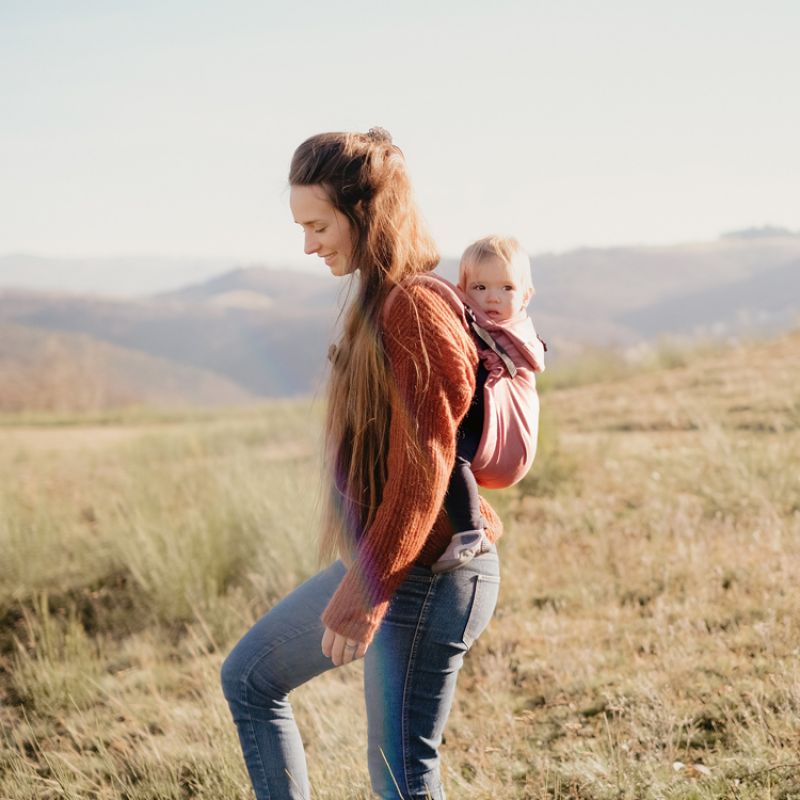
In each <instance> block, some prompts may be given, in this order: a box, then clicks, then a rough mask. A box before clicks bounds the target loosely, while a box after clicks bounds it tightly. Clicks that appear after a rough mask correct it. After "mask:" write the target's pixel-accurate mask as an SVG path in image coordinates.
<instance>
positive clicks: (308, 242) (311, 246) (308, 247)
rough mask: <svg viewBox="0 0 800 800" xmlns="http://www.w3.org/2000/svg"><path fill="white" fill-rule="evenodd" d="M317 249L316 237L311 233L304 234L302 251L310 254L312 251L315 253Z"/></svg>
mask: <svg viewBox="0 0 800 800" xmlns="http://www.w3.org/2000/svg"><path fill="white" fill-rule="evenodd" d="M317 250H319V242H318V241H317V237H316V236H315V235H314V234H313V233H312V232H309V233H307V234H306V238H305V242H304V246H303V252H304V253H305V254H306V255H307V256H310V255H311V254H312V253H316V252H317Z"/></svg>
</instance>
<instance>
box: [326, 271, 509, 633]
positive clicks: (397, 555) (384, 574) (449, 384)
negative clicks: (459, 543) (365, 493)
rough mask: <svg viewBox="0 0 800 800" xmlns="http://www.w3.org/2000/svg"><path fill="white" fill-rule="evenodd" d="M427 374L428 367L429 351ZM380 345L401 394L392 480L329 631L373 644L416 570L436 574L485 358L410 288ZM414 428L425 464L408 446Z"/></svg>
mask: <svg viewBox="0 0 800 800" xmlns="http://www.w3.org/2000/svg"><path fill="white" fill-rule="evenodd" d="M423 341H424V343H425V347H426V349H427V352H428V359H429V361H430V373H429V374H426V372H425V369H424V367H423V366H422V363H423V361H422V353H423V351H422V346H421V345H422V342H423ZM383 344H384V348H385V350H386V354H387V358H388V360H389V365H390V367H391V372H392V375H393V376H394V382H395V385H394V387H393V390H394V391H393V398H394V399H393V405H392V419H391V426H390V432H389V452H388V456H387V457H388V478H387V481H386V485H385V486H384V489H383V496H382V500H381V504H380V506H379V508H378V511H377V513H376V515H375V519H374V522H373V524H372V525H371V526H370V527H369V528H368V529H367V530H366V531H365V532H364V535H363V537H362V539H361V541H360V542H359V546H358V552H357V555H356V559H355V561H354V563H353V565H352V566H351V567H350V569H349V570H348V571H347V574H346V575H345V577H344V578H343V579H342V582H341V583H340V585H339V587H338V589H337V590H336V592H335V593H334V595H333V597H332V598H331V600H330V602H329V603H328V606H327V608H326V609H325V611H324V612H323V615H322V621H323V622H324V623H325V625H327V626H328V627H329V628H331V629H332V630H334V631H335V632H336V633H339V634H341V635H342V636H347V637H348V638H349V639H354V640H357V641H361V642H369V641H370V640H371V639H372V637H373V636H374V635H375V631H376V630H377V629H378V626H379V625H380V622H381V620H382V619H383V616H384V614H385V613H386V610H387V608H388V605H389V599H390V598H391V596H392V594H393V593H394V591H395V589H396V588H397V587H398V586H399V585H400V584H401V583H402V582H403V579H404V578H405V576H406V573H407V572H408V570H409V568H410V567H411V565H412V564H423V565H426V566H430V565H431V564H433V562H434V561H436V559H437V558H438V557H439V556H440V555H441V554H442V553H443V552H444V550H445V549H446V547H447V545H448V543H449V541H450V537H451V536H452V534H453V529H452V527H451V526H450V523H449V521H448V519H447V516H446V514H445V513H444V509H443V507H442V502H443V500H444V496H445V492H446V491H447V485H448V481H449V479H450V473H451V472H452V469H453V465H454V463H455V455H456V443H455V441H456V430H457V428H458V424H459V422H460V421H461V419H462V417H463V416H464V414H466V412H467V409H468V408H469V405H470V402H471V400H472V396H473V394H474V392H475V371H476V367H477V364H478V353H477V350H476V349H475V344H474V343H473V341H472V338H471V337H470V335H469V334H468V333H467V332H466V331H465V330H464V326H463V324H462V323H461V322H460V321H459V320H458V318H457V317H456V315H455V313H454V312H453V310H452V309H451V308H450V307H449V306H448V305H447V303H446V302H445V300H444V299H443V298H442V297H440V296H439V295H438V294H437V293H436V292H434V291H432V290H431V289H429V288H427V287H425V286H420V285H413V284H412V285H411V286H410V287H409V288H408V292H407V293H401V294H400V296H399V297H398V299H397V301H396V302H394V303H393V304H392V305H391V307H390V308H389V311H388V313H387V314H386V315H385V319H384V321H383ZM414 423H416V428H415V436H416V439H417V442H418V443H419V451H420V452H419V454H414V453H413V449H412V448H411V447H410V446H409V444H408V432H409V427H411V428H412V429H413V427H414ZM481 512H482V514H483V517H484V519H485V520H486V521H487V523H488V525H489V527H488V530H487V535H488V537H489V539H490V540H491V541H493V542H494V541H496V540H497V539H498V538H499V537H500V535H501V534H502V523H501V522H500V520H499V518H498V517H497V514H496V513H495V512H494V510H493V509H492V507H491V506H490V505H489V504H488V503H487V502H486V501H485V500H483V498H481Z"/></svg>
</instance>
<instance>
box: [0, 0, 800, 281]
mask: <svg viewBox="0 0 800 800" xmlns="http://www.w3.org/2000/svg"><path fill="white" fill-rule="evenodd" d="M798 41H800V3H798V2H797V1H796V0H759V1H756V0H753V1H752V2H751V1H747V2H744V1H743V0H724V1H723V0H719V1H718V0H672V2H670V3H665V2H663V1H662V0H659V2H652V1H651V0H603V2H600V0H581V1H580V2H578V0H526V1H524V2H516V1H514V0H492V2H485V0H480V2H474V1H473V0H406V1H405V2H403V3H381V2H375V0H372V1H371V2H361V0H339V2H336V3H332V2H330V0H325V2H319V1H318V0H305V2H302V3H289V2H287V0H280V2H278V1H277V0H262V2H254V1H253V0H230V1H229V2H224V3H223V2H221V1H220V2H206V1H204V0H157V1H155V2H153V1H152V0H138V1H137V2H135V3H133V2H129V1H128V0H125V1H124V2H123V0H70V2H63V0H59V2H55V1H54V0H0V255H2V254H7V253H31V254H37V255H46V256H65V257H88V256H135V255H144V254H148V255H158V256H174V257H178V256H181V257H183V256H187V257H196V258H219V259H230V260H231V261H236V262H240V263H241V262H252V263H268V264H274V265H282V266H285V265H293V264H297V265H299V266H303V265H306V266H308V265H309V262H308V257H305V256H303V254H302V235H301V231H300V229H299V228H298V227H297V226H295V225H294V224H293V222H292V220H291V215H290V213H289V210H288V202H287V201H288V189H287V185H286V177H287V171H288V165H289V161H290V158H291V155H292V152H293V150H294V148H295V147H296V146H297V145H298V144H299V143H300V142H301V141H302V140H303V139H305V138H306V137H307V136H309V135H311V134H313V133H317V132H320V131H324V130H366V129H368V128H370V127H371V126H374V125H380V126H382V127H384V128H387V129H388V130H389V131H390V132H391V133H392V135H393V137H394V141H395V142H396V143H397V144H398V145H399V146H400V147H401V148H402V149H403V151H404V153H405V155H406V159H407V162H408V166H409V170H410V173H411V176H412V180H413V183H414V187H415V192H416V196H417V199H418V201H419V204H420V206H421V208H422V210H423V213H424V215H425V217H426V219H427V221H428V224H429V225H430V227H431V229H432V231H433V233H434V236H435V238H436V239H437V242H438V243H439V246H440V249H441V251H442V252H443V253H444V254H445V255H449V256H456V255H458V254H459V253H460V252H461V250H462V249H463V248H464V247H465V246H466V244H468V243H469V242H470V241H472V240H474V239H476V238H478V237H480V236H482V235H485V234H486V233H489V232H498V233H509V234H514V235H516V236H517V237H518V238H519V239H520V240H521V241H522V243H523V244H524V245H525V246H526V247H527V249H528V250H529V251H530V252H531V253H534V254H535V253H541V252H550V251H563V250H568V249H572V248H576V247H581V246H610V245H624V244H634V243H637V244H668V243H678V242H688V241H702V240H709V239H714V238H716V237H717V236H718V235H719V234H721V233H723V232H725V231H730V230H734V229H737V228H742V227H749V226H753V225H763V224H767V223H769V224H774V225H780V226H786V227H789V228H792V229H797V228H800V200H799V199H798V194H799V193H798V187H800V147H798V142H800V92H798V78H797V76H798V75H800V47H798ZM311 266H313V267H314V268H318V266H317V264H316V262H314V264H312V265H311Z"/></svg>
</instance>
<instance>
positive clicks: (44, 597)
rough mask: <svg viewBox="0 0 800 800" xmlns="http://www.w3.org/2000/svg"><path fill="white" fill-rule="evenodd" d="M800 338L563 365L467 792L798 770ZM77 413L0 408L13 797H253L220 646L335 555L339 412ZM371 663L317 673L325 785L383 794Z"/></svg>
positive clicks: (526, 505) (5, 715) (667, 794)
mask: <svg viewBox="0 0 800 800" xmlns="http://www.w3.org/2000/svg"><path fill="white" fill-rule="evenodd" d="M798 347H800V336H798V335H794V336H790V337H784V338H782V339H779V340H776V341H773V342H768V343H764V344H750V345H747V346H742V347H739V348H731V349H727V350H718V351H713V352H710V351H707V352H699V353H697V352H695V353H689V354H686V353H683V354H681V353H678V354H675V353H670V358H669V359H666V358H665V359H664V361H663V363H666V364H668V366H667V367H658V368H657V367H656V366H654V365H653V364H648V365H647V367H646V368H644V369H642V370H632V369H631V370H629V369H626V370H621V371H620V372H619V373H618V374H616V375H611V376H605V377H606V378H609V379H606V380H603V381H602V382H597V383H590V382H588V380H583V379H580V376H578V377H576V376H574V375H573V376H567V377H564V378H563V380H554V381H553V384H552V386H551V388H550V389H549V390H548V392H547V394H546V397H545V408H546V416H545V424H544V428H543V435H542V442H541V447H540V453H539V459H538V461H537V465H536V467H535V470H534V472H533V473H532V474H531V476H530V477H529V478H528V479H526V480H525V481H524V482H523V483H522V484H521V485H520V486H519V487H517V488H516V489H514V490H509V491H506V492H503V493H498V494H495V495H493V496H492V501H493V502H495V503H496V504H497V505H498V507H499V508H500V509H501V512H502V513H503V515H504V518H505V520H506V521H507V535H506V536H505V537H504V539H503V540H502V548H501V559H502V562H503V569H504V577H503V585H502V591H501V599H500V606H499V608H498V612H497V615H496V617H495V620H494V621H493V623H492V625H491V626H490V628H489V630H488V631H487V633H486V634H485V635H484V637H483V638H482V639H481V640H480V642H479V643H478V644H477V645H476V647H475V649H474V651H473V652H472V653H471V655H470V657H469V659H468V662H467V664H466V666H465V668H464V672H463V674H462V676H461V682H460V690H459V693H458V695H457V699H456V705H455V708H454V710H453V714H452V717H451V722H450V725H449V728H448V732H447V742H446V744H445V745H444V747H443V756H444V765H445V780H446V784H447V786H448V789H449V793H450V796H452V797H458V798H467V799H470V798H471V799H472V800H477V799H478V798H496V797H504V798H536V799H540V798H541V800H545V798H547V799H548V800H549V799H550V798H552V799H554V800H555V798H563V799H566V798H571V799H574V800H578V798H582V799H585V800H589V799H590V798H591V799H592V800H601V799H603V798H615V799H616V800H619V799H620V798H630V799H631V800H634V799H638V798H675V799H676V800H678V799H680V800H689V799H690V798H692V799H697V800H705V799H706V798H709V799H710V798H720V797H729V798H734V799H736V800H755V798H766V797H768V798H775V799H776V800H777V799H778V798H781V799H782V800H790V799H791V798H800V756H799V755H798V753H800V722H799V721H798V720H800V658H798V656H800V597H799V596H798V593H797V591H796V588H795V586H796V581H797V577H796V576H797V575H798V573H800V485H799V484H798V470H797V464H796V461H797V459H796V453H797V452H798V450H800V432H799V430H800V388H799V387H798V382H797V371H796V366H795V363H796V353H797V351H798ZM559 384H560V385H561V386H562V387H563V388H555V386H557V385H559ZM309 419H311V420H312V424H309ZM53 421H54V420H52V419H48V418H46V417H40V418H30V417H29V418H27V419H24V420H19V421H18V422H19V424H15V420H14V419H13V418H6V419H5V420H4V429H3V432H2V434H0V435H3V436H5V433H6V432H8V433H11V434H13V436H10V437H8V438H4V439H3V448H2V452H0V486H2V488H0V509H2V515H1V516H0V548H2V553H3V558H2V561H0V658H1V659H2V661H0V691H2V696H3V706H2V709H0V715H1V716H0V719H2V725H3V731H4V734H3V740H2V753H1V754H0V797H4V798H5V797H9V798H45V799H46V798H98V799H99V798H129V799H130V800H132V799H133V798H142V799H144V798H154V797H159V798H190V797H192V798H193V797H199V798H234V799H235V798H247V797H249V796H250V795H249V789H248V786H247V780H246V776H245V773H244V769H243V765H242V763H241V756H240V753H239V750H238V744H237V741H236V736H235V732H234V729H233V726H232V724H231V723H230V721H229V717H228V711H227V708H226V707H225V704H224V700H223V699H222V696H221V692H220V690H219V687H218V677H217V676H218V669H219V665H220V663H221V660H222V658H223V656H224V653H225V652H226V650H227V648H228V647H229V646H230V645H231V644H232V643H233V642H234V641H235V640H236V638H237V637H238V635H240V634H241V632H242V631H244V630H245V629H246V627H247V626H248V625H249V624H250V622H251V621H252V620H253V619H255V617H256V616H257V615H258V614H259V613H261V612H262V611H263V610H264V609H265V608H266V607H268V606H269V605H270V603H271V602H273V601H274V599H275V598H276V597H278V596H280V595H281V594H282V593H283V592H285V591H286V590H287V589H288V588H290V587H291V586H292V585H293V584H294V583H295V582H297V581H298V580H299V579H300V578H302V577H303V576H304V575H306V574H308V573H309V572H310V571H311V570H312V569H313V567H314V563H313V555H312V551H313V547H310V546H309V542H311V541H313V538H314V534H313V529H314V510H313V504H312V503H311V502H309V500H310V498H313V497H314V496H315V493H316V478H315V475H316V466H315V465H316V463H317V459H316V447H317V430H318V424H319V410H318V409H317V410H316V411H315V412H314V413H313V414H312V415H310V416H309V412H308V408H307V407H305V406H303V405H302V404H280V405H273V406H268V407H263V408H260V409H255V410H252V409H248V410H243V411H230V412H227V413H210V414H209V413H193V414H186V415H184V414H169V413H161V414H157V415H153V417H151V418H148V416H147V414H146V413H144V412H136V413H135V414H131V415H130V416H128V417H123V418H120V419H114V418H113V417H109V418H102V419H101V418H97V417H95V418H93V419H90V420H88V421H87V422H86V424H85V425H82V424H81V420H80V419H74V418H70V419H67V418H62V419H60V420H58V423H59V424H58V425H51V424H48V423H51V422H53ZM22 423H24V426H23V424H22ZM98 428H103V429H104V430H106V431H108V430H114V431H116V433H114V434H108V433H106V434H104V435H105V436H106V437H107V439H106V440H105V441H104V442H103V443H102V445H98V444H97V442H94V443H93V442H92V441H91V438H86V437H88V436H89V434H90V432H91V431H92V430H93V429H98ZM67 429H68V430H69V434H68V435H67V436H66V438H65V437H64V432H65V430H67ZM49 437H51V438H49ZM48 438H49V441H50V444H48ZM360 674H361V671H360V667H359V666H358V665H356V666H354V667H351V668H347V669H345V670H340V671H337V672H335V673H332V674H330V675H327V676H324V677H323V678H321V679H318V680H317V681H315V682H314V683H313V684H311V685H308V686H305V687H301V689H299V690H298V691H297V692H296V700H295V704H296V710H297V715H298V718H299V720H300V724H301V727H302V730H303V734H304V738H305V740H306V742H307V744H308V751H309V761H310V764H311V770H312V774H311V780H312V785H313V786H314V788H315V797H318V798H322V799H323V800H339V798H342V799H344V798H367V797H369V796H370V794H369V791H368V779H367V775H366V768H365V757H364V755H363V752H364V746H365V729H364V718H363V700H362V699H361V695H360Z"/></svg>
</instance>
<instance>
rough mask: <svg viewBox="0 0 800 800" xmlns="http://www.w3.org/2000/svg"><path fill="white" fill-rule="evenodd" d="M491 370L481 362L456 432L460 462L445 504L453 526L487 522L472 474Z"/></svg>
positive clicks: (460, 527) (456, 528)
mask: <svg viewBox="0 0 800 800" xmlns="http://www.w3.org/2000/svg"><path fill="white" fill-rule="evenodd" d="M487 375H488V373H487V372H486V367H484V366H483V362H481V363H480V364H479V365H478V374H477V376H476V379H475V394H474V396H473V398H472V404H471V405H470V407H469V410H468V411H467V413H466V416H465V417H464V419H463V420H462V421H461V425H459V428H458V433H457V434H456V462H455V466H454V467H453V472H452V473H451V474H450V483H449V484H448V487H447V495H446V496H445V499H444V508H445V511H446V512H447V516H448V518H449V519H450V524H451V525H452V526H453V530H454V531H456V532H458V531H476V530H482V529H483V528H484V527H485V526H486V522H485V521H484V519H483V517H482V516H481V506H480V497H479V496H478V484H477V482H476V481H475V476H474V475H473V474H472V459H473V458H475V453H477V452H478V445H479V444H480V442H481V436H482V435H483V413H484V404H483V389H484V386H485V384H486V378H487Z"/></svg>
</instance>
